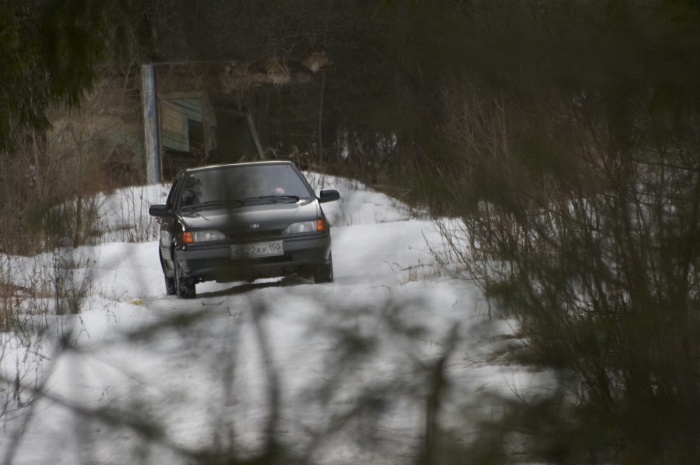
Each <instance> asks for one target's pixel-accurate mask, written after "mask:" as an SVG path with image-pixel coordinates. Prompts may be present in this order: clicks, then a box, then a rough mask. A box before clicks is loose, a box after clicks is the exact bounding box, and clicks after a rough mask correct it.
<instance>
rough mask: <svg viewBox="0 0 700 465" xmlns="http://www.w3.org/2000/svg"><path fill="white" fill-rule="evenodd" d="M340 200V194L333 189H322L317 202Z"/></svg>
mask: <svg viewBox="0 0 700 465" xmlns="http://www.w3.org/2000/svg"><path fill="white" fill-rule="evenodd" d="M339 199H340V193H339V192H338V191H337V190H335V189H324V190H322V191H321V193H320V196H319V198H318V201H319V202H321V203H326V202H333V201H334V200H339Z"/></svg>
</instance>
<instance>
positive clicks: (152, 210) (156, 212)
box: [148, 205, 170, 218]
mask: <svg viewBox="0 0 700 465" xmlns="http://www.w3.org/2000/svg"><path fill="white" fill-rule="evenodd" d="M148 214H149V215H151V216H155V217H158V218H163V217H165V216H169V215H170V209H169V208H168V206H167V205H151V206H150V207H148Z"/></svg>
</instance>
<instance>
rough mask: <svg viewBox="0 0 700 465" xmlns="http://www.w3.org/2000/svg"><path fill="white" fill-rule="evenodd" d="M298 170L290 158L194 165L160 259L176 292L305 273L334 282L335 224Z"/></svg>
mask: <svg viewBox="0 0 700 465" xmlns="http://www.w3.org/2000/svg"><path fill="white" fill-rule="evenodd" d="M339 198H340V195H339V194H338V191H335V190H322V191H321V192H320V197H318V198H317V197H316V194H315V193H314V190H313V189H312V188H311V186H310V185H309V183H308V182H307V180H306V178H304V176H303V175H302V174H301V172H300V171H299V170H298V169H297V167H296V166H295V165H294V164H293V163H291V162H286V161H270V162H256V163H239V164H232V165H216V166H206V167H201V168H192V169H188V170H186V171H185V172H183V173H182V174H181V175H180V176H178V177H177V178H176V179H175V181H174V182H173V186H172V188H171V189H170V193H169V194H168V199H167V201H166V202H167V203H166V204H165V205H152V206H151V207H150V209H149V211H148V212H149V214H150V215H152V216H155V217H158V218H160V262H161V266H162V268H163V274H164V276H165V288H166V291H167V293H168V294H170V295H172V294H177V296H178V297H181V298H192V297H195V295H196V292H195V284H197V283H200V282H203V281H218V282H231V281H239V280H248V281H251V280H254V279H256V278H262V277H277V276H287V275H291V274H299V275H301V276H304V277H308V278H312V279H313V280H314V281H315V282H317V283H324V282H331V281H333V257H332V255H331V236H330V225H329V224H328V221H327V220H326V216H325V215H324V213H323V209H322V208H321V204H322V203H325V202H330V201H333V200H338V199H339Z"/></svg>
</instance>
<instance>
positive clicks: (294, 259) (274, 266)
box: [175, 234, 331, 282]
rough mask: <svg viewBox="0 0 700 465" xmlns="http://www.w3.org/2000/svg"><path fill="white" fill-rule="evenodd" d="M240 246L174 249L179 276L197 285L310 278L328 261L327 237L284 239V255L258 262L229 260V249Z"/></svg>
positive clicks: (328, 240) (329, 245)
mask: <svg viewBox="0 0 700 465" xmlns="http://www.w3.org/2000/svg"><path fill="white" fill-rule="evenodd" d="M233 245H241V244H216V245H196V246H192V245H190V246H187V247H183V248H178V249H175V260H176V261H177V263H178V265H179V267H180V270H181V271H182V276H183V277H184V278H191V279H194V280H195V281H196V282H202V281H218V282H231V281H240V280H245V279H256V278H272V277H278V276H288V275H291V274H294V273H299V274H302V275H309V274H311V273H312V271H313V270H314V269H315V268H316V267H318V266H321V265H326V264H328V263H329V260H330V251H331V239H330V235H329V234H325V235H323V236H315V237H299V238H286V239H284V240H283V250H284V254H283V255H275V256H270V257H259V258H243V259H241V258H232V254H231V247H232V246H233Z"/></svg>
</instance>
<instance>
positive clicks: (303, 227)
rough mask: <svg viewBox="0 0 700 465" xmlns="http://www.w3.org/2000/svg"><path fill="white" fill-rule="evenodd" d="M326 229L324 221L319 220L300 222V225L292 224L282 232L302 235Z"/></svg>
mask: <svg viewBox="0 0 700 465" xmlns="http://www.w3.org/2000/svg"><path fill="white" fill-rule="evenodd" d="M326 229H328V225H327V224H326V220H324V219H319V220H316V221H302V222H300V223H292V224H290V225H289V226H287V228H286V229H285V230H284V233H285V234H304V233H310V232H316V231H325V230H326Z"/></svg>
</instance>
